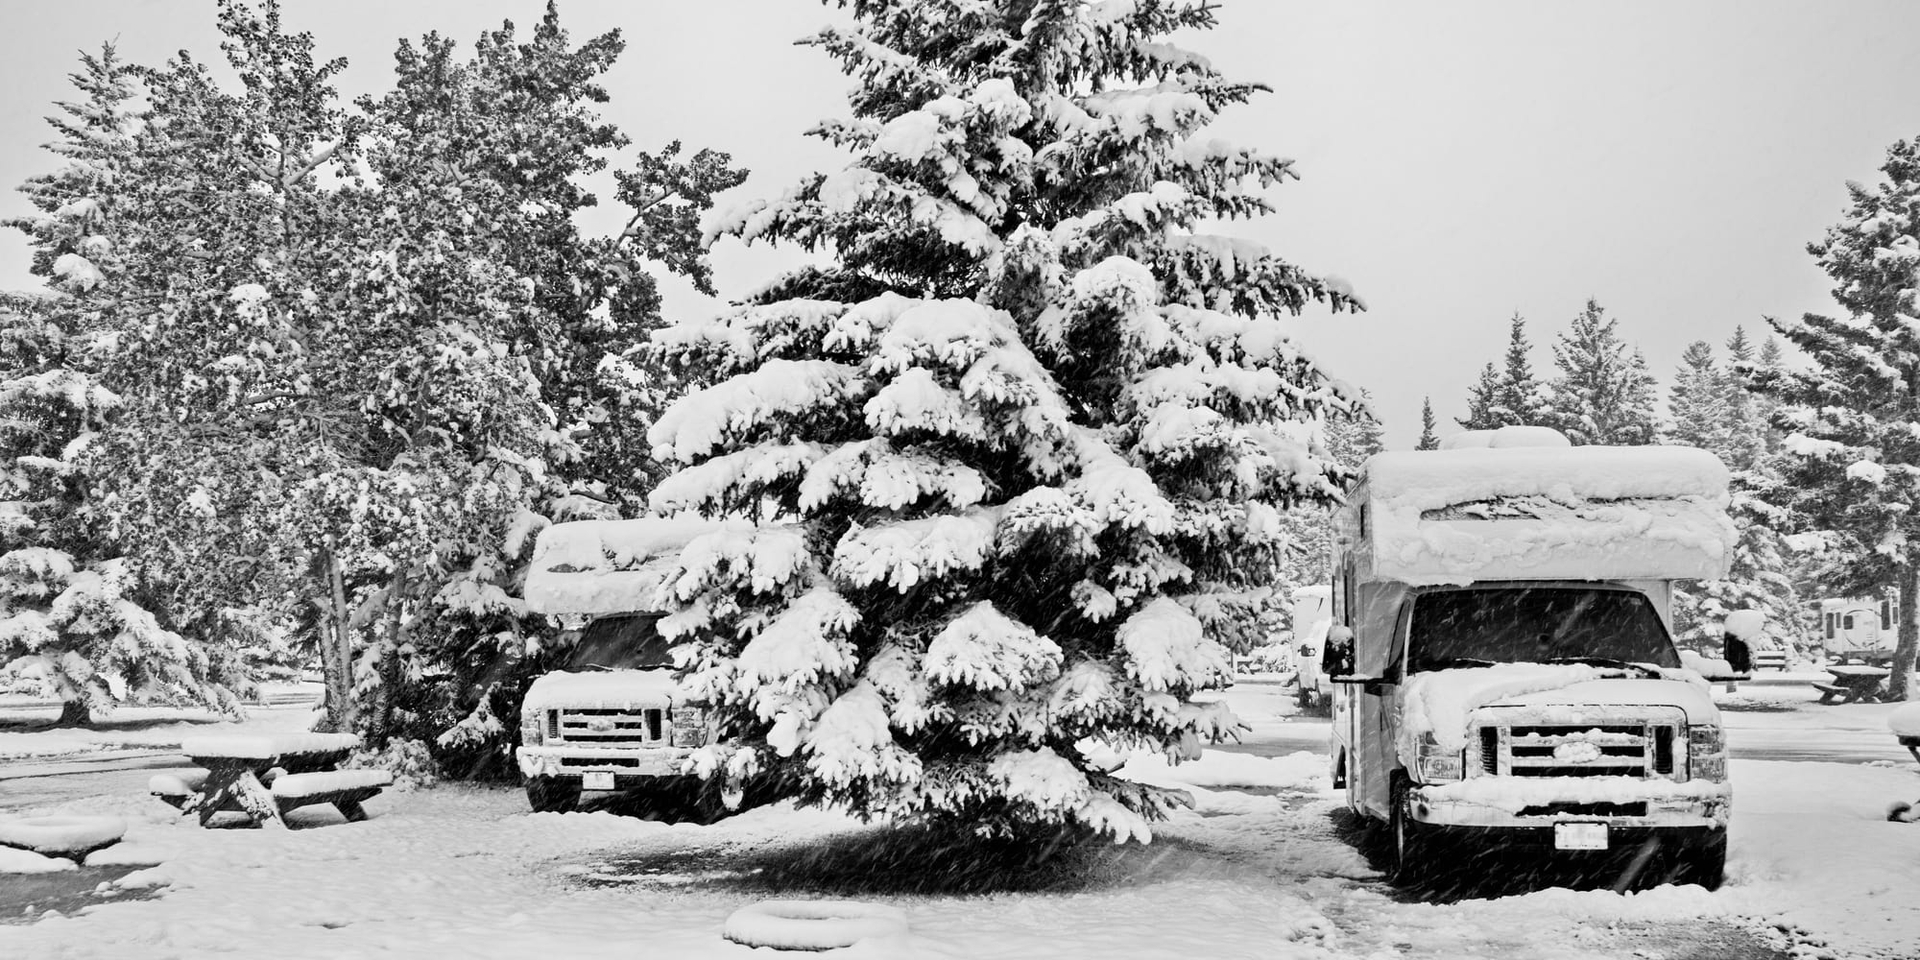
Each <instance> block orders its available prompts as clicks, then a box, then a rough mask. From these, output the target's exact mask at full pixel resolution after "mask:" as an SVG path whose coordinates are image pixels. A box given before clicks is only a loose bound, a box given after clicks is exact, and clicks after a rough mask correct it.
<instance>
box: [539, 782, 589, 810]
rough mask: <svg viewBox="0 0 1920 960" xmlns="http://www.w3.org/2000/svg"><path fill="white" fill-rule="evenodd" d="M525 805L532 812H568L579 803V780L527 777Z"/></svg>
mask: <svg viewBox="0 0 1920 960" xmlns="http://www.w3.org/2000/svg"><path fill="white" fill-rule="evenodd" d="M527 805H528V806H530V807H532V808H533V812H534V813H570V812H572V811H573V808H574V807H577V806H579V805H580V781H578V780H573V779H565V778H561V777H528V778H527Z"/></svg>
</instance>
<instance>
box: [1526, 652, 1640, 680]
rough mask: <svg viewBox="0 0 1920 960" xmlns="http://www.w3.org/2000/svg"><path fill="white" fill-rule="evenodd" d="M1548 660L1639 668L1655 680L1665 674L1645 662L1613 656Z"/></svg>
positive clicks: (1551, 660)
mask: <svg viewBox="0 0 1920 960" xmlns="http://www.w3.org/2000/svg"><path fill="white" fill-rule="evenodd" d="M1547 662H1548V663H1584V664H1586V665H1587V666H1590V667H1619V668H1621V669H1623V670H1638V671H1640V672H1641V673H1644V674H1646V675H1647V676H1648V677H1651V678H1652V679H1655V680H1658V679H1660V678H1661V677H1662V676H1664V674H1662V673H1661V672H1660V671H1658V670H1655V669H1654V668H1652V667H1649V666H1647V665H1646V664H1644V663H1634V662H1633V661H1631V660H1619V659H1615V658H1613V657H1553V658H1551V659H1549V660H1547Z"/></svg>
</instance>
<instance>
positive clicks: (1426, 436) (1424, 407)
mask: <svg viewBox="0 0 1920 960" xmlns="http://www.w3.org/2000/svg"><path fill="white" fill-rule="evenodd" d="M1413 448H1414V449H1415V450H1438V449H1440V436H1439V434H1436V433H1434V432H1433V398H1432V397H1421V398H1420V439H1419V440H1417V441H1415V443H1414V445H1413Z"/></svg>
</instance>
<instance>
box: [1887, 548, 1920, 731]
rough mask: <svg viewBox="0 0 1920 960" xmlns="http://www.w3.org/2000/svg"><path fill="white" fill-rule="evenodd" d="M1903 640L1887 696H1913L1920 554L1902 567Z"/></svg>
mask: <svg viewBox="0 0 1920 960" xmlns="http://www.w3.org/2000/svg"><path fill="white" fill-rule="evenodd" d="M1898 579H1899V582H1900V634H1899V636H1900V642H1899V643H1898V644H1897V645H1896V646H1895V647H1894V648H1893V663H1892V664H1890V666H1891V667H1892V668H1893V669H1892V673H1891V675H1890V676H1888V677H1887V699H1889V700H1909V699H1912V698H1913V661H1914V653H1915V651H1916V650H1920V556H1914V555H1909V556H1908V557H1907V562H1906V563H1904V564H1902V565H1901V567H1900V575H1899V578H1898Z"/></svg>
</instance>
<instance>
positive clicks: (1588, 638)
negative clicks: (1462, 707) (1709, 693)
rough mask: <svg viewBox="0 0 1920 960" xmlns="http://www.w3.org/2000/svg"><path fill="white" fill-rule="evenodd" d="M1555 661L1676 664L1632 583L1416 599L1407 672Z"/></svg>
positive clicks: (1669, 643) (1483, 590) (1655, 616)
mask: <svg viewBox="0 0 1920 960" xmlns="http://www.w3.org/2000/svg"><path fill="white" fill-rule="evenodd" d="M1555 660H1585V661H1588V662H1592V661H1594V660H1601V661H1621V662H1624V663H1649V664H1654V665H1656V666H1662V667H1677V666H1679V665H1680V657H1679V654H1677V653H1675V652H1674V649H1673V640H1672V639H1671V638H1670V637H1668V635H1667V628H1666V626H1665V625H1664V624H1662V623H1661V622H1660V614H1659V612H1658V611H1656V610H1655V609H1654V607H1653V604H1652V602H1651V601H1649V600H1648V599H1647V598H1646V596H1645V595H1643V594H1640V593H1638V592H1636V591H1632V590H1605V589H1597V588H1582V587H1476V588H1473V589H1468V590H1441V591H1436V592H1433V593H1428V594H1423V595H1421V596H1419V597H1417V598H1416V599H1415V600H1414V604H1413V620H1412V623H1411V624H1410V625H1409V635H1408V644H1407V664H1408V666H1407V670H1408V672H1409V673H1418V672H1421V671H1424V670H1444V669H1447V668H1449V667H1460V666H1486V665H1490V664H1494V663H1526V662H1532V663H1548V662H1552V661H1555Z"/></svg>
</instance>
